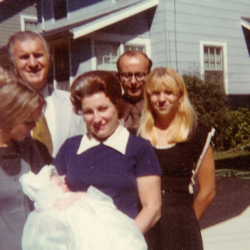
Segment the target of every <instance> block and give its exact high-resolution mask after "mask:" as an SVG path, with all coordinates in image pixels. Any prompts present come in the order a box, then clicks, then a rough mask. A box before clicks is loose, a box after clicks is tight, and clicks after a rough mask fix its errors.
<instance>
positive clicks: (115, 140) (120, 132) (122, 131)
mask: <svg viewBox="0 0 250 250" xmlns="http://www.w3.org/2000/svg"><path fill="white" fill-rule="evenodd" d="M128 138H129V132H128V130H127V129H126V128H124V127H123V126H122V125H118V127H117V129H116V130H115V132H114V133H113V134H112V135H111V136H110V137H109V138H108V139H107V140H106V141H104V142H102V143H103V144H104V145H106V146H108V147H111V148H113V149H115V150H117V151H118V152H120V153H122V154H125V152H126V147H127V143H128ZM100 144H101V142H100V141H98V140H97V139H96V138H94V137H93V136H92V135H91V133H90V132H88V133H86V134H84V135H83V137H82V140H81V143H80V146H79V148H78V151H77V154H78V155H80V154H82V153H83V152H85V151H87V150H88V149H90V148H93V147H95V146H98V145H100Z"/></svg>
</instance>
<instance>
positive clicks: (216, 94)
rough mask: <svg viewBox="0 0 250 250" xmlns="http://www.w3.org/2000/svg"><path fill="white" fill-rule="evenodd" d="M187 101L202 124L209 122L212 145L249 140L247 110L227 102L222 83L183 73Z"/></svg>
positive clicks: (220, 148) (228, 145)
mask: <svg viewBox="0 0 250 250" xmlns="http://www.w3.org/2000/svg"><path fill="white" fill-rule="evenodd" d="M183 79H184V81H185V83H186V86H187V91H188V93H189V98H190V101H191V102H192V104H193V106H194V108H195V110H196V112H197V116H198V121H199V123H200V124H202V125H206V126H212V127H214V128H215V130H216V133H215V137H214V139H213V142H214V149H215V150H217V151H224V150H229V149H232V148H235V147H237V146H241V145H246V144H248V143H249V142H250V111H249V109H248V108H239V109H238V110H233V109H232V108H230V107H228V106H227V96H226V94H225V92H224V90H223V88H222V85H221V84H219V83H216V82H213V81H211V80H207V81H206V83H205V82H204V81H202V80H201V79H200V78H199V77H197V76H190V75H183Z"/></svg>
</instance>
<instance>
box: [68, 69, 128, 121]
mask: <svg viewBox="0 0 250 250" xmlns="http://www.w3.org/2000/svg"><path fill="white" fill-rule="evenodd" d="M98 92H103V93H104V94H105V95H106V96H107V97H108V98H109V99H110V101H111V102H112V103H113V104H114V105H115V107H116V109H117V112H118V118H119V119H121V118H122V117H123V110H124V104H123V100H122V89H121V84H120V82H119V79H118V78H117V77H116V76H115V74H113V73H112V72H108V71H100V70H97V71H89V72H87V73H84V74H82V75H80V76H78V77H77V78H76V80H75V81H74V82H73V84H72V86H71V97H70V99H71V102H72V104H73V107H74V111H75V113H76V114H79V115H80V114H82V99H83V98H84V97H87V96H91V95H94V94H96V93H98Z"/></svg>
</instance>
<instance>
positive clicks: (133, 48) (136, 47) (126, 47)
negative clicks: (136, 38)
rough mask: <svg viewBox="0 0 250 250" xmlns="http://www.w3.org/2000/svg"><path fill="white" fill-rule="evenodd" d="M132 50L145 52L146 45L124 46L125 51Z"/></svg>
mask: <svg viewBox="0 0 250 250" xmlns="http://www.w3.org/2000/svg"><path fill="white" fill-rule="evenodd" d="M130 50H137V51H140V52H143V53H145V52H146V49H145V46H133V45H125V46H124V51H130Z"/></svg>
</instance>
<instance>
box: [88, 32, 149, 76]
mask: <svg viewBox="0 0 250 250" xmlns="http://www.w3.org/2000/svg"><path fill="white" fill-rule="evenodd" d="M91 43H92V47H91V50H92V69H93V70H96V69H98V70H107V71H112V72H116V71H117V67H116V62H117V60H118V58H119V56H120V55H121V54H122V53H124V52H126V51H129V50H138V51H141V52H144V53H146V54H147V55H148V56H149V57H150V40H149V39H148V38H133V37H132V36H129V35H123V36H119V35H110V34H106V33H95V34H94V35H93V37H92V40H91Z"/></svg>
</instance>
